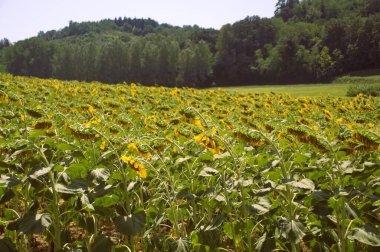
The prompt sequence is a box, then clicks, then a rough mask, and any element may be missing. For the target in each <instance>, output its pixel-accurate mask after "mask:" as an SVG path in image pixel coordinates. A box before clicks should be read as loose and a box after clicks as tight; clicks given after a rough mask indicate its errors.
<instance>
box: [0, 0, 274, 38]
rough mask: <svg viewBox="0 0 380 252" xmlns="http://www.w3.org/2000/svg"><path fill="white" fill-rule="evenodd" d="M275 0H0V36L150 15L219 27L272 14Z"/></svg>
mask: <svg viewBox="0 0 380 252" xmlns="http://www.w3.org/2000/svg"><path fill="white" fill-rule="evenodd" d="M276 2H277V0H0V39H2V38H8V39H9V40H10V41H11V42H17V41H18V40H22V39H25V38H29V37H32V36H36V35H37V34H38V32H40V31H44V32H46V31H49V30H59V29H62V28H64V27H65V26H67V25H68V24H69V21H70V20H71V21H76V22H81V21H99V20H101V19H106V18H111V19H114V18H115V17H130V18H135V17H136V18H152V19H154V20H156V21H157V22H159V23H168V24H171V25H176V26H183V25H198V26H200V27H203V28H215V29H220V27H222V26H223V25H224V24H227V23H234V22H236V21H238V20H241V19H244V18H245V17H247V16H253V15H258V16H260V17H272V16H273V13H274V10H275V5H276Z"/></svg>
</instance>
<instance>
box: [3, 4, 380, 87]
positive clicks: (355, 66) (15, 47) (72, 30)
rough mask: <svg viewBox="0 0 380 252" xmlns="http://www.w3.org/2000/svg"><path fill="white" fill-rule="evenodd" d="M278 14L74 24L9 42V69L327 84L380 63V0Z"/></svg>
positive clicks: (102, 77) (116, 77)
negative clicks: (190, 21)
mask: <svg viewBox="0 0 380 252" xmlns="http://www.w3.org/2000/svg"><path fill="white" fill-rule="evenodd" d="M276 7H277V9H276V12H275V13H274V16H273V17H272V18H260V17H257V16H252V17H246V18H245V19H243V20H240V21H237V22H235V23H233V24H226V25H224V26H223V27H222V28H221V29H220V30H214V29H205V28H201V27H197V26H183V27H177V26H172V25H168V24H160V23H159V22H157V21H155V20H152V19H136V18H134V19H131V18H126V17H124V18H115V19H104V20H101V21H98V22H82V23H77V22H70V23H69V25H68V26H67V27H64V28H62V29H60V30H55V31H48V32H40V33H39V34H38V36H36V37H34V38H30V39H26V40H24V41H19V42H17V43H15V44H12V45H10V44H9V43H7V41H6V40H2V41H1V42H0V65H2V66H0V70H1V69H2V68H3V69H6V70H7V71H8V72H10V73H13V74H16V75H31V76H37V77H44V78H48V77H54V78H59V79H64V80H74V79H75V80H86V81H93V80H98V81H103V82H107V83H121V82H127V83H129V82H135V83H142V84H144V85H155V84H160V85H167V86H192V87H208V86H210V85H211V84H212V83H215V84H216V85H218V86H220V85H226V84H228V85H230V84H231V83H232V84H233V85H247V84H282V83H311V82H327V81H330V80H331V79H333V78H334V77H336V76H338V75H341V74H344V73H347V72H352V71H357V70H363V69H368V68H379V67H380V61H379V60H378V59H379V58H380V43H379V42H380V0H355V1H352V0H329V1H323V0H304V1H296V0H279V1H278V3H277V5H276Z"/></svg>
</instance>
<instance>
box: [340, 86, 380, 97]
mask: <svg viewBox="0 0 380 252" xmlns="http://www.w3.org/2000/svg"><path fill="white" fill-rule="evenodd" d="M358 94H364V95H368V96H369V95H370V96H379V97H380V85H375V84H373V85H368V84H362V85H357V84H356V85H351V86H349V87H348V90H347V94H346V96H351V97H354V96H357V95H358Z"/></svg>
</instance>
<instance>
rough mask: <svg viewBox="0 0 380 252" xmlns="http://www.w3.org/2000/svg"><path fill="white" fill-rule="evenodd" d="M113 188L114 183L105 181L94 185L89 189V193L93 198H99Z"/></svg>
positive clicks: (110, 191)
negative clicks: (110, 183) (109, 183)
mask: <svg viewBox="0 0 380 252" xmlns="http://www.w3.org/2000/svg"><path fill="white" fill-rule="evenodd" d="M114 189H115V186H114V185H108V184H106V183H101V184H100V185H98V186H97V187H95V188H94V189H93V190H92V191H91V195H92V196H93V197H94V198H100V197H103V196H105V195H108V194H110V193H112V192H113V190H114Z"/></svg>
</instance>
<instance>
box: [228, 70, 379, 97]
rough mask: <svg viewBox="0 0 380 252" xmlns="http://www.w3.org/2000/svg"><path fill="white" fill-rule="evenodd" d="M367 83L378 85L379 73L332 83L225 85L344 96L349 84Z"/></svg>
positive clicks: (246, 89)
mask: <svg viewBox="0 0 380 252" xmlns="http://www.w3.org/2000/svg"><path fill="white" fill-rule="evenodd" d="M362 84H367V85H368V84H369V85H375V86H379V87H380V75H372V76H348V75H346V76H342V77H339V78H337V79H335V80H334V81H333V82H332V83H325V84H294V85H261V86H255V85H254V86H239V87H227V88H226V89H228V90H231V91H237V92H243V93H270V92H274V93H287V94H290V95H292V96H296V97H299V96H335V97H339V96H340V97H342V96H346V94H347V90H348V88H349V87H350V86H351V85H362Z"/></svg>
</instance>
